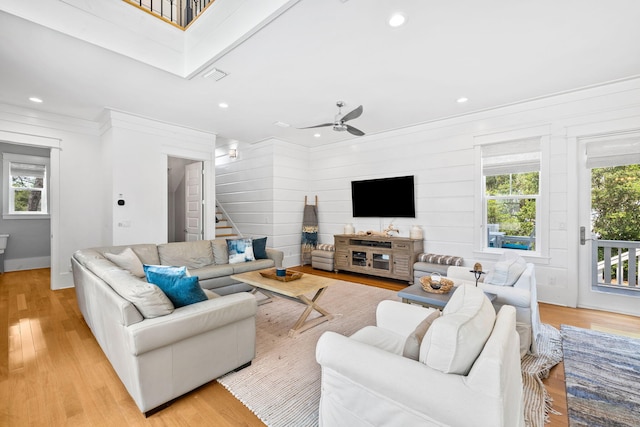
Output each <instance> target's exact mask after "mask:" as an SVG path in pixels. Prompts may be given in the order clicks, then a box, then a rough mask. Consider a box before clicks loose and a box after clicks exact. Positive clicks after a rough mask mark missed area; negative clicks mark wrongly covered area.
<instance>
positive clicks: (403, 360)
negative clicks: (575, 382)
mask: <svg viewBox="0 0 640 427" xmlns="http://www.w3.org/2000/svg"><path fill="white" fill-rule="evenodd" d="M465 288H467V289H466V290H467V291H468V292H466V293H467V296H464V295H463V296H461V297H459V298H457V301H454V298H456V297H458V291H459V289H458V290H456V294H454V295H453V296H452V299H451V302H450V303H449V304H448V306H447V307H449V306H450V305H451V304H452V303H453V306H452V307H451V308H450V309H449V311H450V312H448V311H447V307H445V309H444V310H443V315H442V317H440V318H438V319H436V320H435V321H433V324H432V325H431V327H430V328H429V329H428V331H427V333H426V335H425V336H424V339H423V341H422V344H421V345H420V356H419V360H413V359H411V358H408V357H404V356H403V355H402V351H401V347H402V345H397V344H394V343H393V341H394V338H393V337H394V336H396V338H397V339H398V340H400V341H404V340H406V339H407V336H408V335H409V334H411V332H412V331H413V330H414V329H415V327H416V325H417V324H418V323H420V322H421V320H422V319H425V318H426V317H427V316H429V314H430V313H432V312H433V311H434V309H428V308H424V307H419V306H415V305H410V304H403V303H400V302H397V301H383V302H382V303H380V305H379V306H378V310H377V319H376V320H377V326H375V327H374V326H371V327H366V328H364V329H362V330H360V331H358V332H356V334H354V335H353V336H352V337H345V336H342V335H339V334H337V333H334V332H325V333H324V334H323V335H322V336H321V337H320V340H319V341H318V344H317V347H316V359H317V361H318V363H319V364H320V365H321V367H322V394H321V399H320V409H319V420H320V426H322V427H330V426H345V425H348V426H363V427H364V426H368V427H370V426H373V425H375V426H456V427H464V426H474V427H482V426H486V427H518V426H524V415H523V406H522V405H523V404H522V379H521V373H520V357H519V352H518V348H519V338H518V334H517V333H516V329H515V324H516V321H515V310H514V308H513V307H508V306H507V307H504V308H503V309H502V310H501V311H500V312H499V313H498V315H497V317H496V315H495V312H494V311H493V308H492V307H491V304H490V303H489V301H488V299H486V297H485V296H484V294H483V293H482V292H480V291H479V290H478V289H476V288H475V287H471V290H468V288H469V287H465ZM471 294H473V295H471ZM461 295H462V294H461ZM478 295H480V297H478ZM468 296H471V297H472V298H471V300H473V301H475V302H473V301H472V303H471V305H474V304H475V308H473V310H475V309H476V308H478V307H480V306H478V304H476V302H478V301H479V299H478V298H484V299H485V300H486V303H485V302H481V305H482V308H481V309H480V310H479V311H478V312H477V313H478V314H477V317H474V316H476V315H473V316H472V317H473V318H474V319H479V320H480V323H481V325H482V326H478V324H475V325H473V324H474V323H475V320H472V321H470V320H469V319H470V318H469V317H468V316H467V317H465V316H466V315H465V312H468V311H469V310H468V308H469V307H468V305H469V304H467V302H468V301H469V298H467V297H468ZM487 306H488V307H489V308H488V310H490V312H491V314H489V315H488V314H487V313H488V312H487ZM467 314H468V313H467ZM493 319H495V323H494V320H493ZM455 325H457V326H455ZM470 325H472V326H471V329H469V327H470ZM386 328H391V329H386ZM376 329H377V332H378V333H377V334H376ZM482 329H484V331H483V330H482ZM484 332H487V335H488V339H487V335H485V336H484V338H482V339H480V341H478V340H476V338H477V337H479V336H481V335H483V333H484ZM376 337H377V338H378V339H376ZM452 339H453V341H452ZM485 339H486V342H485ZM363 341H364V342H363ZM473 341H477V342H476V344H479V345H476V348H477V349H479V350H478V352H479V354H478V353H475V354H473V352H474V351H475V350H473V349H470V347H469V342H473ZM385 348H386V349H385ZM394 348H395V350H393V349H394ZM399 349H400V350H399ZM452 351H453V352H454V353H457V354H456V355H453V354H451V352H452ZM458 356H462V357H464V358H467V359H468V360H467V361H466V362H463V364H464V363H469V369H468V372H465V373H451V372H450V370H454V371H455V370H458V369H460V365H459V363H458V362H460V361H459V360H457V357H458ZM443 359H448V362H446V363H443ZM449 362H453V364H449ZM454 365H456V366H454ZM462 369H463V370H464V368H462Z"/></svg>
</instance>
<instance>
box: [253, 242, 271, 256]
mask: <svg viewBox="0 0 640 427" xmlns="http://www.w3.org/2000/svg"><path fill="white" fill-rule="evenodd" d="M251 244H252V245H253V256H254V257H255V258H256V259H267V258H269V257H268V256H267V238H266V237H261V238H259V239H253V241H252V242H251Z"/></svg>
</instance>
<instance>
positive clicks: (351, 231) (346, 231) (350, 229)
mask: <svg viewBox="0 0 640 427" xmlns="http://www.w3.org/2000/svg"><path fill="white" fill-rule="evenodd" d="M355 232H356V229H355V228H354V227H353V224H351V223H349V224H345V226H344V234H355Z"/></svg>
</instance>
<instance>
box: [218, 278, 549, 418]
mask: <svg viewBox="0 0 640 427" xmlns="http://www.w3.org/2000/svg"><path fill="white" fill-rule="evenodd" d="M382 300H396V301H399V298H398V297H397V295H396V292H394V291H389V290H386V289H380V288H376V287H373V286H367V285H361V284H356V283H349V282H344V281H340V282H339V283H338V284H336V285H334V286H332V287H330V288H329V289H328V290H327V291H326V293H325V295H324V296H323V297H322V299H321V300H320V301H319V304H320V306H321V307H323V308H325V309H327V310H328V311H329V312H330V313H332V314H333V315H334V319H332V320H331V321H328V322H324V323H322V324H320V325H318V326H315V327H313V328H311V329H309V330H307V331H305V332H303V333H301V334H298V335H296V336H295V337H289V336H288V332H289V329H290V328H291V326H292V325H293V324H294V323H295V321H296V320H297V319H298V317H299V316H300V313H301V312H302V310H303V309H304V307H303V306H302V305H300V304H297V303H295V302H292V301H288V300H286V299H281V298H275V299H273V302H270V303H268V304H263V305H261V306H259V307H258V314H257V316H256V326H257V334H256V335H257V336H256V358H255V359H254V360H253V363H252V365H251V366H249V367H248V368H245V369H243V370H241V371H239V372H234V373H231V374H228V375H226V376H224V377H221V378H219V379H218V382H219V383H220V384H222V385H223V386H224V387H225V388H226V389H228V390H229V391H230V392H231V393H232V394H233V395H234V396H235V397H236V398H237V399H239V400H240V401H241V402H242V403H243V404H244V405H245V406H246V407H247V408H249V409H250V410H251V411H252V412H253V413H254V414H256V415H257V416H258V418H260V419H261V420H262V421H263V422H264V423H265V424H266V425H267V426H269V427H285V426H287V427H289V426H296V427H302V426H304V427H307V426H309V427H313V426H317V425H318V405H319V403H320V366H319V365H318V364H317V362H316V358H315V349H316V343H317V341H318V339H319V337H320V335H322V333H323V332H325V331H335V332H338V333H340V334H343V335H351V334H353V333H354V332H355V331H357V330H358V329H360V328H362V327H363V326H366V325H374V324H375V310H376V307H377V306H378V303H379V302H380V301H382ZM545 326H546V325H545ZM549 328H550V329H547V328H543V330H544V331H545V333H544V334H543V335H544V338H542V339H541V340H540V341H541V342H542V343H543V344H542V345H541V347H542V350H543V353H544V352H546V353H545V354H543V355H541V356H540V357H537V358H533V359H531V358H529V359H527V360H526V361H525V360H523V366H526V372H525V371H523V382H524V383H525V396H526V398H525V402H526V409H525V417H526V419H527V420H529V421H528V424H527V425H528V426H532V427H543V426H544V420H545V414H546V412H545V409H546V408H547V400H545V399H546V392H545V390H544V386H543V385H542V381H541V378H543V377H545V376H546V373H548V370H549V369H550V367H551V366H553V365H554V364H555V363H557V362H555V363H553V360H556V359H557V357H555V358H554V357H551V356H550V354H552V353H553V351H549V348H555V349H557V352H556V353H560V354H561V351H560V350H559V348H560V338H559V332H558V331H557V330H556V329H554V328H551V327H549ZM553 331H555V332H556V334H557V337H556V336H555V335H554V334H553ZM527 357H528V356H525V358H527ZM525 377H526V379H525Z"/></svg>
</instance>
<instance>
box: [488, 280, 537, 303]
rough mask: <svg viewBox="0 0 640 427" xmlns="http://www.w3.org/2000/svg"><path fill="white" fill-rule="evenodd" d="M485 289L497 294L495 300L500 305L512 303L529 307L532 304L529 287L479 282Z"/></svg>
mask: <svg viewBox="0 0 640 427" xmlns="http://www.w3.org/2000/svg"><path fill="white" fill-rule="evenodd" d="M478 287H479V288H482V290H483V291H485V292H487V293H490V294H496V295H497V298H496V300H495V301H494V302H495V303H498V304H500V305H505V304H507V305H512V306H514V307H522V308H529V307H530V306H531V292H529V290H528V289H522V288H515V287H513V286H496V285H489V284H487V283H479V284H478Z"/></svg>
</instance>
